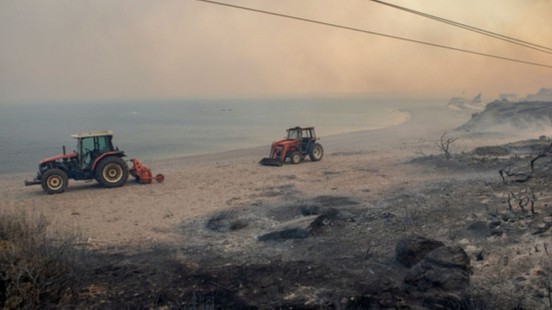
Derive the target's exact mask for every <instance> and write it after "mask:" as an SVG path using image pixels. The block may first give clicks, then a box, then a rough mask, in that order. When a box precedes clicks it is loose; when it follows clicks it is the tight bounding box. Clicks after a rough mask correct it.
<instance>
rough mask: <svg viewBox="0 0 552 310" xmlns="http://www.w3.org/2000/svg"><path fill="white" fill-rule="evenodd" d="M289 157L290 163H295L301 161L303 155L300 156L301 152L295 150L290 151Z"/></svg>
mask: <svg viewBox="0 0 552 310" xmlns="http://www.w3.org/2000/svg"><path fill="white" fill-rule="evenodd" d="M289 158H290V159H291V163H292V164H294V165H297V164H298V163H300V162H301V160H302V159H303V156H301V153H299V152H297V151H296V152H293V153H291V156H290V157H289Z"/></svg>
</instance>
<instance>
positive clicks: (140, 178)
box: [130, 159, 165, 184]
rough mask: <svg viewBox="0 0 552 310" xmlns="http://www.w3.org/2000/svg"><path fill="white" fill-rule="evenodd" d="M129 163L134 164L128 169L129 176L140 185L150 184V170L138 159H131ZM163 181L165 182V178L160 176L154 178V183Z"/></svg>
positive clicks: (151, 177)
mask: <svg viewBox="0 0 552 310" xmlns="http://www.w3.org/2000/svg"><path fill="white" fill-rule="evenodd" d="M130 161H131V162H132V163H133V164H134V166H133V167H132V168H131V169H130V174H131V175H132V176H133V177H135V178H136V181H137V182H139V183H142V184H150V183H151V182H152V179H153V176H152V174H151V170H150V168H148V167H146V166H145V165H144V164H142V162H140V161H139V160H138V159H131V160H130ZM163 180H165V176H163V175H162V174H158V175H156V176H155V181H157V182H158V183H161V182H163Z"/></svg>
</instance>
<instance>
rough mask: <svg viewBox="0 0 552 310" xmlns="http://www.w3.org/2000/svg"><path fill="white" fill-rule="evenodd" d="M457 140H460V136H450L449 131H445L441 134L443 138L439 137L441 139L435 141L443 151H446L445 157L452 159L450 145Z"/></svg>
mask: <svg viewBox="0 0 552 310" xmlns="http://www.w3.org/2000/svg"><path fill="white" fill-rule="evenodd" d="M456 140H458V137H449V136H448V133H447V132H446V131H445V132H443V134H442V135H441V138H440V139H439V141H434V143H435V145H437V147H439V149H441V151H443V152H444V153H445V158H446V159H450V158H451V154H450V151H449V149H450V146H451V145H452V144H453V143H454V142H455V141H456Z"/></svg>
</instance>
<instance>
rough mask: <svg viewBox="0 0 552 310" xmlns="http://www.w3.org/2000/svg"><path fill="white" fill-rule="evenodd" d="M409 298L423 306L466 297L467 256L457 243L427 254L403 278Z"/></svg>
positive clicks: (451, 302) (452, 302) (446, 303)
mask: <svg viewBox="0 0 552 310" xmlns="http://www.w3.org/2000/svg"><path fill="white" fill-rule="evenodd" d="M404 282H405V284H406V285H407V286H408V287H409V288H410V289H409V291H411V292H412V295H413V297H415V298H416V299H420V300H424V306H429V307H430V308H433V307H442V306H445V307H448V306H451V305H462V304H465V302H466V300H468V299H469V298H468V296H469V295H468V294H469V286H470V258H469V256H468V254H466V252H465V251H464V250H463V249H462V248H461V247H458V246H443V247H439V248H437V249H435V250H433V251H431V252H430V253H428V254H427V255H426V256H425V257H424V258H423V259H422V260H421V261H420V262H419V263H418V264H417V265H416V266H414V267H413V268H412V269H411V270H410V271H409V272H408V274H407V275H406V277H405V279H404Z"/></svg>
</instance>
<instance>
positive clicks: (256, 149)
mask: <svg viewBox="0 0 552 310" xmlns="http://www.w3.org/2000/svg"><path fill="white" fill-rule="evenodd" d="M392 112H393V113H397V112H398V113H400V116H399V120H398V121H397V122H396V123H393V124H391V125H389V126H385V127H374V128H367V129H360V130H354V131H348V132H340V133H335V134H331V135H327V136H323V137H321V139H325V138H330V139H334V138H337V139H339V138H340V137H344V136H347V135H350V134H358V133H369V132H373V131H380V130H386V129H390V128H394V127H397V126H402V125H404V124H406V123H408V122H410V121H412V113H411V112H409V111H408V110H407V109H405V108H398V109H393V110H392ZM275 139H277V138H275V137H269V138H268V139H267V143H266V145H256V146H248V147H241V148H236V149H230V150H224V151H214V152H206V153H192V154H189V155H183V156H171V157H166V158H164V157H159V158H144V159H143V158H138V159H140V160H141V161H142V162H144V163H146V164H151V165H155V164H157V163H161V164H163V163H167V162H172V161H182V160H183V161H186V160H190V161H196V160H197V159H199V158H213V159H215V160H216V159H218V158H223V157H227V156H240V155H241V156H244V155H245V154H246V153H248V152H253V153H256V154H259V153H260V149H266V150H265V153H267V154H268V153H269V151H270V145H271V143H272V142H273V140H275ZM241 156H240V157H241ZM130 158H135V157H133V156H128V155H127V156H126V160H127V161H128V160H129V159H130ZM202 161H203V160H202ZM36 166H38V161H37V163H36V165H35V166H34V170H29V171H17V172H8V173H0V178H2V177H9V176H12V177H13V176H24V175H29V173H30V174H32V175H31V176H29V177H30V178H32V177H34V176H35V174H36Z"/></svg>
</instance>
